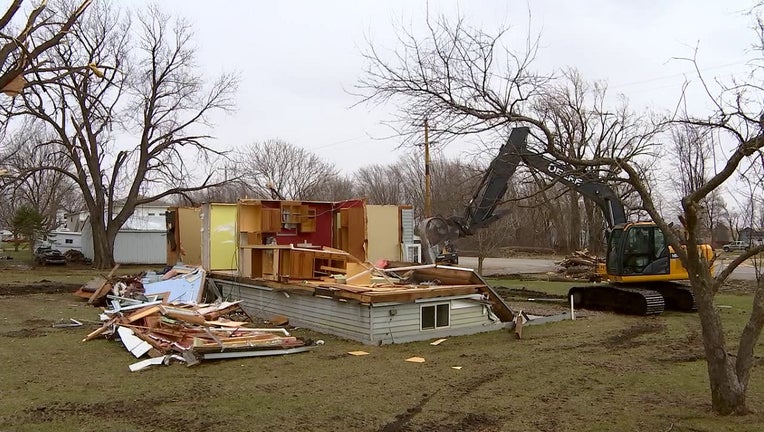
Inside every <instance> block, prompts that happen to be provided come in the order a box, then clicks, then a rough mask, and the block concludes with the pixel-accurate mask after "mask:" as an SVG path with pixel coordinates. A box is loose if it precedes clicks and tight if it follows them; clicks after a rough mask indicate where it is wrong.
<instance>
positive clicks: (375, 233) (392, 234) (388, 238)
mask: <svg viewBox="0 0 764 432" xmlns="http://www.w3.org/2000/svg"><path fill="white" fill-rule="evenodd" d="M366 221H367V223H366V229H367V233H366V238H367V239H368V241H369V243H368V245H367V248H368V249H367V260H368V261H369V262H370V263H376V262H377V261H378V260H380V259H388V260H400V259H401V245H400V232H401V227H400V210H399V209H398V206H395V205H367V206H366Z"/></svg>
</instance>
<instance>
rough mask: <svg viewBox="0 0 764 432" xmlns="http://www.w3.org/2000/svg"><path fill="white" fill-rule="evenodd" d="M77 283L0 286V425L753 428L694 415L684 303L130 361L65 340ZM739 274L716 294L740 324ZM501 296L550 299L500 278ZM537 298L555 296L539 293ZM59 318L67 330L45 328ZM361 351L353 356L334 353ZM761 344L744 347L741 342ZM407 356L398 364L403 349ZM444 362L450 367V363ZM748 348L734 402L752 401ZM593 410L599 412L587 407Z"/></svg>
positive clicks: (695, 340)
mask: <svg viewBox="0 0 764 432" xmlns="http://www.w3.org/2000/svg"><path fill="white" fill-rule="evenodd" d="M78 287H79V284H62V283H56V282H51V281H49V280H43V281H40V282H35V283H25V284H5V283H4V284H0V318H2V320H3V321H2V323H3V327H2V330H0V344H2V346H3V349H2V350H0V363H2V364H3V365H4V367H3V369H2V371H0V382H2V383H3V389H4V391H3V392H2V393H0V430H13V431H103V430H120V431H171V432H172V431H190V430H195V431H196V430H199V431H221V432H222V431H225V432H229V431H232V430H253V431H260V430H263V431H272V430H278V431H282V432H297V431H334V430H338V431H339V430H342V431H345V430H348V431H350V430H353V431H375V432H393V431H410V432H425V431H442V432H446V431H467V432H494V431H517V430H523V431H548V432H567V431H581V430H587V431H588V430H599V431H610V430H630V431H667V430H670V431H672V432H676V431H709V432H710V431H754V430H759V429H758V427H759V426H760V425H761V424H762V423H763V422H764V417H763V416H762V414H754V415H752V416H749V417H745V418H739V417H735V418H718V417H716V416H714V415H713V414H712V413H710V411H709V396H708V384H707V379H706V375H705V374H706V370H705V362H704V360H703V356H702V344H701V341H700V337H699V334H700V333H699V325H698V323H697V319H696V317H695V316H694V315H692V314H678V313H667V314H664V315H662V316H657V317H622V316H616V315H612V314H607V313H591V314H590V315H589V316H587V317H585V318H584V319H580V320H577V321H575V322H572V321H565V322H560V323H553V324H547V325H542V326H530V327H526V328H525V330H524V337H523V339H521V340H517V339H516V338H515V336H514V334H513V333H512V332H509V331H506V332H504V331H497V332H489V333H485V334H480V335H473V336H463V337H453V338H448V339H447V341H446V342H444V343H442V344H440V345H438V346H431V345H429V343H428V342H416V343H410V344H399V345H394V346H383V347H376V346H363V345H361V344H358V343H355V342H352V341H348V340H344V339H341V338H336V337H333V336H327V335H320V334H317V333H314V332H310V331H307V330H303V329H294V330H292V333H293V334H294V335H296V336H301V337H309V338H314V339H322V340H324V341H325V345H322V346H320V347H318V348H317V349H315V350H314V351H311V352H309V353H303V354H296V355H292V356H277V357H269V358H256V359H255V358H253V359H235V360H226V361H217V362H203V363H202V364H200V365H198V366H195V367H192V368H189V367H186V366H184V365H182V364H175V365H170V366H164V367H156V368H153V369H148V370H145V371H142V372H138V373H131V372H129V371H128V370H127V366H128V365H129V364H130V363H132V362H134V361H136V360H135V359H134V358H133V357H132V356H130V354H129V353H127V352H126V351H125V350H124V349H123V348H122V346H121V345H120V344H119V343H118V342H115V341H107V340H94V341H91V342H87V343H83V342H81V339H82V337H83V336H84V335H85V334H87V333H88V332H90V331H91V330H92V329H94V328H96V327H97V326H98V323H97V315H98V311H99V310H98V309H97V308H93V307H90V306H88V305H87V304H86V302H84V301H82V300H81V299H78V298H75V297H74V296H72V295H71V294H70V293H71V292H73V291H74V290H75V289H76V288H78ZM747 290H748V288H746V287H745V286H743V285H740V286H737V287H734V289H731V292H728V293H725V294H723V295H722V297H721V299H720V301H721V302H724V303H726V304H729V305H730V306H731V308H729V309H723V310H722V313H723V318H724V319H725V320H729V321H730V325H731V326H732V325H735V326H738V327H739V326H740V325H741V324H742V323H743V322H744V321H743V320H744V318H745V317H746V314H745V312H746V310H745V307H746V305H748V304H750V302H749V299H748V298H747V297H744V296H745V295H746V294H745V292H746V291H747ZM500 293H501V294H502V296H504V297H505V298H506V299H507V301H508V302H510V304H512V305H516V304H517V303H516V302H518V301H519V300H522V299H523V298H527V297H546V298H550V299H555V298H559V297H563V296H560V295H556V296H555V295H553V294H548V293H545V292H544V291H541V290H538V289H521V288H504V289H500ZM537 306H539V307H542V308H550V310H552V309H555V308H558V307H559V308H563V309H564V307H563V306H558V305H556V304H554V303H549V304H548V305H537ZM69 318H75V319H78V320H80V321H82V322H83V323H84V324H85V325H84V326H83V327H81V328H54V327H53V326H52V324H53V323H57V322H66V321H67V320H68V319H69ZM355 350H364V351H367V352H369V355H366V356H361V357H355V356H350V355H348V354H347V353H348V352H349V351H355ZM760 350H762V348H758V349H757V351H760ZM415 355H416V356H422V357H424V358H426V360H427V361H426V362H425V363H423V364H412V363H407V362H405V361H404V359H406V358H408V357H411V356H415ZM454 367H460V369H454ZM761 367H764V360H762V359H761V358H760V357H757V365H756V366H755V369H754V373H753V375H752V378H751V388H752V391H751V393H750V402H751V405H752V408H754V409H755V410H756V411H757V412H759V413H761V412H762V411H763V410H764V400H762V398H761V396H760V395H761V394H762V393H761V389H762V388H764V376H762V375H763V374H762V370H761V369H760V368H761ZM603 413H608V414H607V415H603Z"/></svg>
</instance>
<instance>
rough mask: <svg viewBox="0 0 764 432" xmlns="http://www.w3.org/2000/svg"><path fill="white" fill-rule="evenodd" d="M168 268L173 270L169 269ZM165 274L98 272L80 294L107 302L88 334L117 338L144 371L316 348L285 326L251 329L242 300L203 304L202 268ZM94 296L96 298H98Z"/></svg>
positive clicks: (136, 366) (92, 300)
mask: <svg viewBox="0 0 764 432" xmlns="http://www.w3.org/2000/svg"><path fill="white" fill-rule="evenodd" d="M168 273H169V272H168ZM170 274H171V276H169V277H168V278H167V279H164V280H161V279H162V278H160V280H158V281H154V282H149V279H147V278H140V277H138V276H119V277H114V276H113V271H112V273H110V274H109V275H108V276H107V277H98V278H96V279H94V280H93V281H91V282H90V283H88V284H86V285H85V286H84V287H82V288H81V289H80V290H78V293H76V294H77V295H78V296H80V297H86V298H88V301H89V302H90V303H92V304H95V303H96V302H98V301H100V302H102V303H105V304H107V305H108V308H104V310H103V313H102V314H101V320H102V321H103V325H102V326H101V327H99V328H98V329H96V330H94V331H92V332H90V334H88V335H87V336H86V337H85V338H84V339H83V342H85V341H90V340H93V339H96V338H98V337H106V338H107V339H115V338H119V340H121V342H122V344H123V345H124V346H125V348H126V349H127V350H128V351H130V352H131V353H132V354H133V355H134V356H135V357H136V358H140V357H143V356H148V357H150V358H149V359H147V360H143V361H140V362H138V363H134V364H133V365H131V366H130V369H131V370H140V369H143V368H145V367H148V366H151V365H155V364H168V363H170V362H171V361H180V362H185V363H187V364H188V365H189V366H191V365H195V364H197V363H199V362H200V361H202V360H209V359H222V358H235V357H256V356H265V355H279V354H291V353H295V352H302V351H307V350H308V349H311V348H313V343H312V342H310V341H308V342H306V341H304V340H302V339H299V338H296V337H293V336H291V335H290V334H289V333H288V332H287V330H286V329H284V328H253V323H252V319H251V318H250V316H249V315H248V314H247V312H246V311H245V310H244V309H243V308H242V307H241V301H235V302H226V301H222V300H220V299H218V301H216V302H215V303H212V304H200V303H198V301H197V299H201V296H202V291H203V290H204V271H203V270H201V269H200V268H175V269H174V271H173V272H172V273H170ZM94 299H95V300H94Z"/></svg>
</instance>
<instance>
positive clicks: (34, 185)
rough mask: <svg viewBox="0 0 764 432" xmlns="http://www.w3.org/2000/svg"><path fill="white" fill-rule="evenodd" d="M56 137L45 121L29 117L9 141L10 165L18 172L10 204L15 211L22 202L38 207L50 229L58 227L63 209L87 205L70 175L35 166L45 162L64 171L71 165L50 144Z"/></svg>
mask: <svg viewBox="0 0 764 432" xmlns="http://www.w3.org/2000/svg"><path fill="white" fill-rule="evenodd" d="M52 139H54V138H53V137H52V135H51V131H50V130H47V129H45V127H44V125H43V124H42V123H41V122H39V121H32V120H30V119H27V120H26V121H25V122H24V124H23V125H22V127H20V128H18V129H17V130H16V131H15V132H14V133H12V134H11V136H10V139H9V140H8V141H7V143H8V144H7V147H8V148H7V150H8V152H9V154H10V156H9V157H8V158H7V159H6V166H7V167H8V169H9V170H10V171H11V172H13V173H15V175H14V180H15V182H14V185H13V187H12V188H9V192H10V194H11V195H10V197H9V202H8V204H9V205H8V207H9V209H10V210H11V211H13V209H15V208H17V207H19V206H21V205H27V206H30V207H31V208H33V209H35V210H36V211H37V212H38V213H39V214H40V215H41V216H42V218H43V219H42V226H43V228H45V229H46V230H52V229H54V228H56V226H57V225H58V222H59V221H58V220H57V214H58V213H59V212H60V211H63V212H64V213H70V212H74V211H79V210H81V209H82V204H83V201H82V193H81V192H80V190H79V188H78V187H77V184H76V183H75V182H73V181H72V180H71V179H70V178H69V177H68V176H66V175H64V174H62V173H61V172H60V171H54V170H46V171H39V170H36V169H35V168H36V167H39V166H43V165H46V166H57V167H59V168H60V170H62V171H63V170H67V169H69V168H70V165H71V160H69V159H68V158H66V157H64V156H63V155H62V154H61V153H59V152H56V151H55V150H54V149H53V148H52V147H51V146H49V145H47V144H48V143H49V142H50V141H51V140H52Z"/></svg>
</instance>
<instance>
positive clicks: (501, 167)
mask: <svg viewBox="0 0 764 432" xmlns="http://www.w3.org/2000/svg"><path fill="white" fill-rule="evenodd" d="M529 133H530V129H529V128H527V127H519V128H514V129H512V131H511V132H510V135H509V139H508V140H507V142H506V143H505V144H504V145H502V147H501V149H500V150H499V154H498V156H496V158H494V160H493V161H491V164H490V165H489V167H488V169H487V170H486V172H485V174H484V175H483V179H482V181H481V182H480V185H479V186H478V188H477V189H476V192H475V194H474V195H473V197H472V199H471V200H470V202H469V204H468V205H467V208H466V209H465V212H464V215H463V216H452V217H448V218H445V217H431V218H427V219H424V220H423V221H422V222H421V223H420V224H419V233H420V238H421V239H422V251H423V255H424V260H425V261H427V262H428V263H435V262H436V258H437V251H439V250H442V245H443V244H445V243H447V242H451V241H454V240H456V239H459V238H462V237H466V236H470V235H473V234H474V233H475V232H477V231H478V230H480V229H482V228H485V227H487V226H488V225H490V224H491V223H493V222H494V221H496V220H497V219H499V218H500V217H501V216H503V215H504V214H506V212H507V211H508V210H506V209H505V210H498V211H497V206H498V205H499V204H500V203H501V200H502V198H503V197H504V195H505V193H506V192H507V189H508V182H509V180H510V179H511V178H512V176H513V175H514V173H515V171H517V167H518V166H519V165H520V163H524V164H525V165H526V166H527V167H529V168H530V169H532V170H535V171H537V172H540V173H543V174H545V175H547V176H549V177H551V178H552V179H553V180H554V181H556V182H559V183H560V184H563V185H565V186H567V187H568V188H570V189H572V190H575V191H576V192H578V193H580V194H581V195H583V196H584V197H586V198H588V199H590V200H591V201H592V202H594V203H595V204H596V205H597V206H598V207H599V209H600V210H601V211H602V214H603V215H604V219H605V221H606V223H607V229H606V230H605V234H606V236H605V237H606V240H607V254H606V257H605V263H604V264H600V265H599V266H598V269H597V271H598V273H599V274H600V275H601V276H602V279H603V280H605V281H606V282H605V283H600V284H593V285H589V286H580V287H573V288H571V289H570V290H569V291H568V297H569V298H570V299H571V300H572V301H573V302H574V304H575V306H576V307H581V308H585V309H599V310H608V311H613V312H616V313H623V314H630V315H653V314H660V313H662V312H663V311H664V310H666V309H668V310H679V311H694V310H695V299H694V297H693V294H692V291H691V289H690V288H689V286H688V285H687V284H684V283H682V281H686V280H687V279H688V275H687V269H685V268H684V266H683V265H682V263H681V261H680V260H679V257H678V256H677V254H676V253H674V250H673V248H672V247H671V246H669V245H668V244H667V242H666V239H665V237H664V234H663V232H662V231H661V230H660V229H659V228H658V226H657V225H656V224H655V223H653V222H629V221H627V218H626V212H625V210H624V206H623V203H622V202H621V200H620V199H619V198H618V195H617V194H616V193H615V191H613V189H612V188H611V187H610V186H608V185H607V184H605V183H602V182H601V181H599V179H597V178H595V177H593V176H591V175H589V174H587V173H586V172H585V171H582V170H580V169H576V168H574V167H572V166H570V165H568V164H565V163H563V162H561V161H558V160H555V159H553V158H551V157H550V156H549V155H547V154H543V153H536V152H534V151H532V150H529V149H528V147H527V138H528V135H529ZM699 249H700V253H702V254H703V255H704V256H705V257H706V259H708V260H709V261H710V260H711V259H712V257H713V249H712V248H711V246H709V245H701V246H699Z"/></svg>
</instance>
